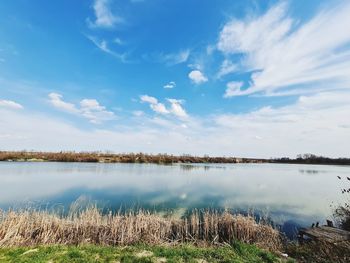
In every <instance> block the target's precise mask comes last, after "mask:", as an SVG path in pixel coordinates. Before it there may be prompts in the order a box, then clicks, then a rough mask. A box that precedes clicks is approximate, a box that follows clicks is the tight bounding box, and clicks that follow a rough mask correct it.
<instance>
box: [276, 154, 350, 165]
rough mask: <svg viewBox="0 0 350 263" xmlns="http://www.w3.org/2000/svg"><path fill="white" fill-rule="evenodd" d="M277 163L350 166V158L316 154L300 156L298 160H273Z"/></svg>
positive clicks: (286, 158) (284, 158)
mask: <svg viewBox="0 0 350 263" xmlns="http://www.w3.org/2000/svg"><path fill="white" fill-rule="evenodd" d="M272 162H275V163H296V164H332V165H350V158H329V157H324V156H317V155H315V154H310V153H307V154H299V155H298V156H297V158H295V159H291V158H288V157H283V158H277V159H272Z"/></svg>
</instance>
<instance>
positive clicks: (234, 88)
mask: <svg viewBox="0 0 350 263" xmlns="http://www.w3.org/2000/svg"><path fill="white" fill-rule="evenodd" d="M242 85H243V82H236V81H231V82H229V83H227V88H226V91H225V94H224V98H230V97H233V96H236V95H239V94H240V89H241V87H242Z"/></svg>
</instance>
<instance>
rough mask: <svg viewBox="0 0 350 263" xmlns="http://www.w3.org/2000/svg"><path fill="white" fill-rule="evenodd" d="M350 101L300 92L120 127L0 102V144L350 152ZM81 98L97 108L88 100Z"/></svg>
mask: <svg viewBox="0 0 350 263" xmlns="http://www.w3.org/2000/svg"><path fill="white" fill-rule="evenodd" d="M349 100H350V93H349V92H345V91H343V92H323V93H319V94H317V95H308V96H301V97H300V98H299V99H298V100H297V101H296V102H294V103H292V104H290V105H287V106H283V107H262V108H260V109H258V110H255V111H252V112H248V113H242V114H220V115H209V116H205V117H204V118H199V117H196V118H195V117H191V118H189V119H187V120H186V122H185V123H184V122H182V121H181V120H178V119H176V118H171V116H175V115H173V113H171V114H167V115H164V116H165V117H166V118H163V117H162V118H161V117H158V116H156V117H153V116H152V117H149V116H147V115H144V116H141V117H140V118H141V119H140V118H135V120H133V119H130V120H129V121H128V124H127V125H125V126H123V125H118V127H113V128H111V129H106V128H104V127H99V128H98V129H87V130H84V129H80V128H78V124H74V123H68V122H67V123H66V122H64V121H62V120H59V119H56V118H55V117H54V116H47V114H42V113H40V112H33V111H31V112H27V111H10V110H7V109H5V108H0V123H1V132H0V133H1V134H2V135H1V136H0V145H1V147H2V148H3V149H8V150H22V149H34V150H49V151H60V150H76V151H93V150H113V151H118V152H148V153H159V152H163V153H165V152H166V153H172V154H182V153H190V154H195V155H203V154H210V155H226V156H242V157H266V158H269V157H278V156H290V157H295V156H296V155H297V154H299V153H305V152H311V153H315V154H320V155H325V156H331V157H339V156H344V157H349V148H350V140H349V132H350V119H349V118H348V116H349V112H350V104H349V103H348V101H349ZM168 102H169V103H171V102H173V103H179V104H181V103H183V102H182V101H181V100H172V101H168ZM157 103H158V100H157ZM83 104H84V105H85V106H87V107H91V108H93V109H99V107H100V105H99V104H96V103H95V102H92V101H91V102H89V103H87V102H84V103H83ZM169 109H170V110H171V107H170V108H169ZM133 121H134V122H133ZM183 124H185V125H183ZM91 142H94V143H93V144H92V143H91Z"/></svg>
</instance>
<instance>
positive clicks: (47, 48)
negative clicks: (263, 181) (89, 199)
mask: <svg viewBox="0 0 350 263" xmlns="http://www.w3.org/2000/svg"><path fill="white" fill-rule="evenodd" d="M349 14H350V1H347V0H317V1H316V0H309V1H302V0H286V1H276V0H266V1H257V0H235V1H230V0H217V1H211V0H76V1H71V0H62V1H46V0H11V1H10V0H5V1H1V3H0V150H37V151H111V152H116V153H129V152H145V153H169V154H192V155H199V156H202V155H215V156H240V157H262V158H270V157H283V156H287V157H295V156H296V155H297V154H301V153H313V154H317V155H323V156H330V157H350V151H349V149H350V33H349V32H350V31H349V28H350V16H349Z"/></svg>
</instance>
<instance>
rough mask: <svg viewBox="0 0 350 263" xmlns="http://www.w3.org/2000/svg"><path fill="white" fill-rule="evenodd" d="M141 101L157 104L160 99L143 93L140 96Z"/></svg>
mask: <svg viewBox="0 0 350 263" xmlns="http://www.w3.org/2000/svg"><path fill="white" fill-rule="evenodd" d="M140 100H141V102H148V103H150V104H157V103H158V100H157V99H156V98H155V97H151V96H148V95H141V96H140Z"/></svg>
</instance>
